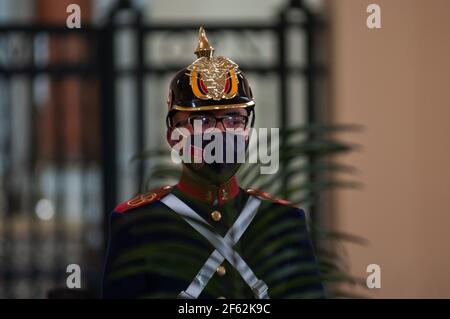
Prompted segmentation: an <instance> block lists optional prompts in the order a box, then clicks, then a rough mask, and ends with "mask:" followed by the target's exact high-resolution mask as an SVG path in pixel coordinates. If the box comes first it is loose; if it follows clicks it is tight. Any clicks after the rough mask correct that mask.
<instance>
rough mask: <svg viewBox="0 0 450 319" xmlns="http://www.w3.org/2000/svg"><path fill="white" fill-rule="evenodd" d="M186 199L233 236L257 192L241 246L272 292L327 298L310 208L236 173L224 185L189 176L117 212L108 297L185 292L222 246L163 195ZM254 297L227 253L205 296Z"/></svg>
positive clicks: (170, 295) (107, 269) (113, 220)
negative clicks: (242, 181)
mask: <svg viewBox="0 0 450 319" xmlns="http://www.w3.org/2000/svg"><path fill="white" fill-rule="evenodd" d="M168 193H172V194H174V195H175V196H176V197H178V198H179V199H181V200H182V201H183V202H184V203H186V204H187V205H188V206H189V207H190V208H192V209H193V210H194V211H195V212H196V213H198V214H199V215H200V216H202V217H203V218H204V219H205V220H206V221H208V222H209V223H210V224H211V225H212V227H213V228H214V230H215V232H217V233H218V234H219V235H220V236H222V237H223V236H225V234H226V232H227V231H228V229H229V228H230V227H231V226H232V225H233V223H234V221H235V220H236V218H237V217H238V215H239V213H240V212H241V211H242V209H243V207H244V206H245V204H246V202H247V199H248V198H249V196H257V197H259V198H260V199H262V202H261V205H260V206H259V208H258V211H257V214H256V216H255V217H254V219H253V221H252V223H251V224H250V226H249V227H248V228H247V230H246V231H245V232H244V234H243V235H242V237H241V238H240V240H239V241H238V243H237V244H236V245H235V246H234V247H233V248H234V249H235V251H236V252H238V253H239V255H240V256H241V257H242V258H243V259H244V261H245V262H246V263H247V264H248V265H249V267H250V268H251V269H252V270H253V272H254V273H255V275H256V276H257V277H258V278H259V279H262V280H263V281H264V282H265V283H266V284H267V285H268V294H269V296H270V298H323V297H325V291H324V287H323V284H322V281H321V278H320V274H319V269H318V264H317V260H316V258H315V255H314V251H313V247H312V244H311V241H310V238H309V236H308V232H307V227H306V218H305V212H304V211H303V210H302V209H299V208H296V207H293V206H291V205H290V204H289V203H288V202H286V201H283V200H276V199H273V198H271V197H270V196H269V195H268V194H267V193H263V192H259V191H256V190H253V189H248V190H243V189H241V188H239V187H238V185H237V182H236V179H235V178H233V179H232V180H230V181H229V182H228V183H227V184H225V185H223V186H222V187H218V188H215V187H211V186H208V187H207V186H203V185H196V184H195V183H189V181H186V180H184V181H183V180H182V181H181V182H180V183H179V184H177V185H176V186H173V187H172V186H166V187H163V188H159V189H156V190H153V191H150V192H148V193H146V194H143V195H139V196H137V197H135V198H133V199H131V200H129V201H126V202H124V203H122V204H121V205H119V206H118V207H117V208H116V209H115V210H114V212H113V213H112V214H111V219H110V235H109V244H108V250H107V256H106V263H105V270H104V276H103V287H102V295H103V298H177V296H178V294H179V293H180V292H181V291H183V290H185V289H186V288H187V287H188V286H189V284H190V283H191V282H192V280H193V279H194V277H195V276H196V275H197V273H198V271H199V270H200V269H201V268H202V266H203V264H204V263H205V261H206V260H207V259H208V257H209V256H210V254H211V253H212V252H213V251H214V249H215V248H214V246H212V245H211V244H210V242H208V241H207V240H206V239H205V238H204V237H203V236H202V235H201V234H199V233H198V232H197V231H196V230H195V229H194V228H192V227H191V226H190V225H189V224H188V223H187V222H186V221H185V220H184V219H182V217H180V216H179V215H178V214H176V213H175V212H174V211H172V210H171V209H170V208H169V207H167V206H166V205H165V204H163V203H162V202H161V201H160V199H162V198H163V197H164V196H166V195H167V194H168ZM219 297H225V298H254V295H253V293H252V290H251V289H250V287H249V286H248V285H247V284H246V282H245V281H244V280H243V279H242V278H241V277H240V274H239V273H238V272H237V271H236V270H235V269H234V267H233V266H232V265H231V264H230V263H228V261H227V260H226V259H225V260H224V262H223V263H222V264H221V266H219V267H218V268H217V271H216V273H215V274H214V275H213V277H212V278H211V279H210V281H209V282H208V284H207V285H206V287H205V289H204V290H203V292H202V294H201V295H200V296H199V298H219Z"/></svg>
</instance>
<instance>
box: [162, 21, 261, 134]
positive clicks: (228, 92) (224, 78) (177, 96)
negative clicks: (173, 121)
mask: <svg viewBox="0 0 450 319" xmlns="http://www.w3.org/2000/svg"><path fill="white" fill-rule="evenodd" d="M195 54H196V55H197V59H196V60H195V61H194V62H193V63H192V64H191V65H189V66H187V67H186V68H184V69H182V70H180V71H178V72H177V74H176V75H175V76H174V78H173V79H172V81H171V83H170V88H169V96H168V99H167V104H168V107H169V113H168V116H167V118H168V125H170V116H171V114H173V112H174V111H189V112H190V111H192V112H195V111H210V110H223V109H230V108H231V109H233V108H249V111H251V110H253V106H254V105H255V101H254V99H253V94H252V90H251V88H250V86H249V84H248V81H247V79H246V77H245V75H244V74H243V73H242V71H240V70H239V66H238V65H237V64H236V63H235V62H233V61H232V60H230V59H228V58H226V57H223V56H217V57H215V56H213V54H214V48H213V47H212V46H211V44H210V43H209V41H208V38H207V37H206V32H205V29H204V28H203V27H200V29H199V39H198V45H197V49H196V50H195ZM249 113H250V112H249Z"/></svg>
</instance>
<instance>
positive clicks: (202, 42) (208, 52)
mask: <svg viewBox="0 0 450 319" xmlns="http://www.w3.org/2000/svg"><path fill="white" fill-rule="evenodd" d="M213 52H214V48H213V47H212V46H211V44H209V41H208V38H207V37H206V32H205V28H204V27H203V26H201V27H200V29H199V30H198V45H197V49H196V50H195V54H196V55H197V58H200V57H206V58H212V55H213Z"/></svg>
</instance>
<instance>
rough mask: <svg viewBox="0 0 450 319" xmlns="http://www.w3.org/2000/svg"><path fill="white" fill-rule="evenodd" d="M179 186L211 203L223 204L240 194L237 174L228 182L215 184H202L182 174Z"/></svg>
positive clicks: (191, 194) (195, 196)
mask: <svg viewBox="0 0 450 319" xmlns="http://www.w3.org/2000/svg"><path fill="white" fill-rule="evenodd" d="M177 187H178V189H179V190H181V191H182V192H184V193H186V194H188V195H190V196H191V197H193V198H195V199H199V200H201V201H205V202H207V203H210V204H215V203H214V202H215V201H216V199H217V204H218V205H222V204H224V203H225V202H226V201H228V200H230V199H232V198H234V197H236V196H237V195H238V194H239V185H238V183H237V179H236V176H233V177H232V178H231V179H230V180H228V181H227V182H226V183H224V184H222V185H220V186H215V185H201V184H200V183H198V182H196V181H194V180H192V179H191V178H189V177H188V176H186V175H184V174H182V175H181V178H180V181H179V182H178V184H177Z"/></svg>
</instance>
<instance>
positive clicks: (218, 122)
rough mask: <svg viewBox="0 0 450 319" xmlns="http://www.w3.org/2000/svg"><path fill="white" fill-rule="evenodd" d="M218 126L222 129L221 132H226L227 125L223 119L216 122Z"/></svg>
mask: <svg viewBox="0 0 450 319" xmlns="http://www.w3.org/2000/svg"><path fill="white" fill-rule="evenodd" d="M216 128H217V129H218V130H220V131H221V132H225V131H226V128H225V126H223V123H222V121H217V123H216Z"/></svg>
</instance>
